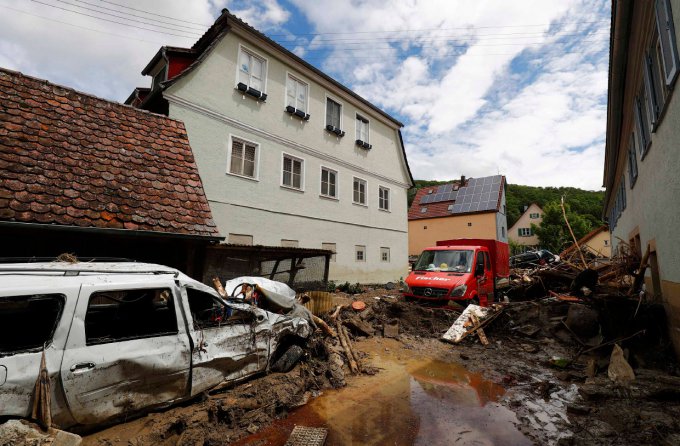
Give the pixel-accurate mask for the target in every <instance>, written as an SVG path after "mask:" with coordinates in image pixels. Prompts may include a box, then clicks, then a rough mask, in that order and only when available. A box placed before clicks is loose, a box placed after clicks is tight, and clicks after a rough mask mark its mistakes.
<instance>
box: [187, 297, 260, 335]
mask: <svg viewBox="0 0 680 446" xmlns="http://www.w3.org/2000/svg"><path fill="white" fill-rule="evenodd" d="M186 290H187V299H188V300H189V309H190V310H191V316H192V319H193V320H194V329H196V330H199V329H201V328H208V327H219V326H222V325H228V324H241V323H243V324H246V323H247V324H249V323H250V322H251V321H252V314H251V313H248V312H246V311H240V310H237V309H235V308H231V307H229V306H227V305H224V304H223V303H222V302H220V301H219V300H217V299H216V298H215V297H214V296H212V295H211V294H208V293H205V292H203V291H199V290H196V289H194V288H191V287H187V288H186Z"/></svg>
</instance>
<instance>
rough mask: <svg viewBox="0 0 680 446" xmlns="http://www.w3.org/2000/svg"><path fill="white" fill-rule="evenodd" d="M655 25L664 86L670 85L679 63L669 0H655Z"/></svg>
mask: <svg viewBox="0 0 680 446" xmlns="http://www.w3.org/2000/svg"><path fill="white" fill-rule="evenodd" d="M656 27H657V32H658V33H659V43H660V47H661V59H662V63H663V72H664V78H665V79H664V80H665V83H666V86H668V87H670V86H671V85H672V84H673V82H674V81H675V78H676V76H677V74H678V65H679V63H678V62H679V60H678V47H677V43H676V41H675V27H674V25H673V11H672V10H671V2H670V0H656Z"/></svg>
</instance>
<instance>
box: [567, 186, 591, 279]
mask: <svg viewBox="0 0 680 446" xmlns="http://www.w3.org/2000/svg"><path fill="white" fill-rule="evenodd" d="M560 206H562V215H563V216H564V221H565V223H566V224H567V228H568V229H569V233H570V234H571V238H573V239H574V245H576V250H577V251H578V253H579V254H580V255H581V261H582V262H583V267H584V268H586V269H587V268H588V263H586V258H585V257H583V252H582V251H581V247H580V246H579V245H578V240H576V236H575V235H574V231H572V229H571V225H570V224H569V219H568V218H567V211H566V209H565V208H564V196H562V197H561V200H560Z"/></svg>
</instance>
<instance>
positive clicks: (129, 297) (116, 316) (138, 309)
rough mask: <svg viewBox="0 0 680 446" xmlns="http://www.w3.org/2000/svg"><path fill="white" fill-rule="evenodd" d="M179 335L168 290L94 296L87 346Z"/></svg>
mask: <svg viewBox="0 0 680 446" xmlns="http://www.w3.org/2000/svg"><path fill="white" fill-rule="evenodd" d="M176 333H177V317H176V316H175V304H174V299H173V296H172V291H171V290H170V289H168V288H151V289H132V290H118V291H98V292H95V293H92V295H91V296H90V301H89V304H88V306H87V314H86V315H85V337H86V339H87V345H92V344H105V343H107V342H115V341H121V340H126V339H137V338H148V337H155V336H164V335H169V334H176Z"/></svg>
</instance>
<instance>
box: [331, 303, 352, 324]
mask: <svg viewBox="0 0 680 446" xmlns="http://www.w3.org/2000/svg"><path fill="white" fill-rule="evenodd" d="M345 308H349V305H348V304H345V305H338V306H337V307H335V311H333V314H331V320H332V321H335V320H337V319H338V316H340V312H341V311H342V310H344V309H345Z"/></svg>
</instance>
